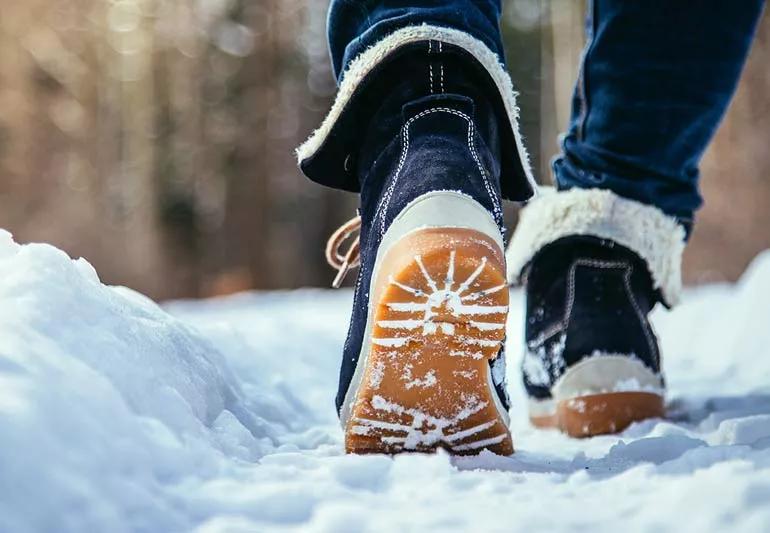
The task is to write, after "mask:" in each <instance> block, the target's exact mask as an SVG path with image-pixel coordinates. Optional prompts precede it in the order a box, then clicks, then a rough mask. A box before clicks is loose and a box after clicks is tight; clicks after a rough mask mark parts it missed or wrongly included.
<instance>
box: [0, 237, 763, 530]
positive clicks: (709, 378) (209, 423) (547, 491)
mask: <svg viewBox="0 0 770 533" xmlns="http://www.w3.org/2000/svg"><path fill="white" fill-rule="evenodd" d="M512 297H513V298H512V314H511V319H510V323H509V338H510V342H511V344H510V348H509V354H510V358H511V361H510V365H509V374H510V376H509V380H510V383H511V385H512V396H513V399H514V409H513V412H512V415H513V432H514V439H515V444H516V445H517V448H518V451H517V453H516V454H515V455H513V456H512V457H498V456H494V455H492V454H489V453H487V454H482V455H481V456H478V457H471V458H450V457H449V456H447V455H446V454H437V455H432V456H423V455H404V456H399V457H397V458H395V459H391V458H389V457H384V456H368V457H356V456H345V455H343V454H342V443H341V440H342V434H341V431H340V429H339V427H338V425H337V420H336V416H335V413H334V410H333V402H332V398H333V396H334V392H335V390H336V372H337V368H338V364H339V361H338V358H339V353H340V347H341V344H342V342H343V340H344V335H345V333H346V327H347V318H348V311H349V306H350V293H349V292H347V291H339V292H327V291H316V290H306V291H296V292H287V293H271V294H245V295H239V296H235V297H230V298H224V299H219V300H210V301H205V302H174V303H170V304H168V305H166V306H165V310H164V309H161V308H160V307H158V306H156V305H155V304H153V303H152V302H150V301H149V300H147V299H145V298H144V297H141V296H140V295H138V294H136V293H134V292H132V291H130V290H128V289H123V288H112V287H106V286H104V285H102V284H101V283H99V281H98V277H97V275H96V273H95V272H94V271H93V269H92V268H91V267H90V265H88V264H87V263H86V262H85V261H82V260H80V261H72V260H70V259H69V258H68V257H67V256H66V255H65V254H64V253H62V252H60V251H58V250H56V249H55V248H52V247H50V246H46V245H29V246H22V247H20V246H18V245H16V244H15V243H13V242H12V240H11V238H10V236H9V235H8V234H6V233H2V232H0V531H2V532H5V531H10V532H17V531H18V532H24V531H56V532H59V531H109V532H121V531H147V532H173V531H190V530H197V531H202V532H214V531H233V532H240V531H244V532H245V531H249V532H251V531H259V532H261V531H284V530H286V531H329V532H335V533H337V532H344V531H351V532H362V531H426V530H431V531H473V532H483V531H518V530H522V531H540V530H547V531H560V530H576V529H581V530H589V531H616V530H619V529H623V530H629V531H642V530H644V531H650V530H655V531H669V530H670V531H677V532H682V531H698V532H701V531H725V530H734V531H768V530H770V305H768V303H767V302H768V301H769V299H770V253H766V254H764V255H763V256H760V257H759V258H757V260H756V261H755V262H754V264H753V265H752V267H751V268H750V269H749V271H748V272H747V273H746V274H745V276H744V278H743V279H742V281H741V282H740V283H739V284H738V285H735V286H728V285H724V286H709V287H703V288H699V289H696V290H691V291H689V292H688V293H687V294H686V299H685V304H684V305H683V306H682V307H681V308H679V309H677V310H676V312H674V313H666V312H663V311H659V312H658V314H657V316H656V317H655V324H656V327H657V330H658V333H659V334H660V336H661V338H662V342H663V353H664V361H665V368H666V371H667V378H668V381H669V386H670V392H671V394H670V417H669V419H668V420H665V421H664V420H655V421H649V422H646V423H643V424H638V425H635V426H632V427H631V428H629V429H628V430H627V431H626V432H625V433H623V434H622V435H619V436H614V437H598V438H593V439H589V440H572V439H568V438H566V437H564V436H562V435H560V434H558V433H556V432H553V431H539V430H534V429H532V428H531V427H530V426H529V425H528V423H527V421H526V416H525V413H524V412H523V410H522V409H521V407H522V406H523V405H524V402H523V396H522V391H521V389H520V387H519V379H518V376H517V361H516V359H517V353H518V350H517V347H518V346H519V344H520V339H521V329H520V324H521V318H522V316H521V314H522V300H521V295H520V293H518V292H516V291H514V292H513V293H512ZM169 313H170V314H169Z"/></svg>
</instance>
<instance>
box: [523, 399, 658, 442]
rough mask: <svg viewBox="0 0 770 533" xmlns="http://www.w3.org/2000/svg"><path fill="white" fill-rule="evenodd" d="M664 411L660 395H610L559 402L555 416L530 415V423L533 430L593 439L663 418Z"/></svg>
mask: <svg viewBox="0 0 770 533" xmlns="http://www.w3.org/2000/svg"><path fill="white" fill-rule="evenodd" d="M665 412H666V408H665V402H664V399H663V397H662V396H661V395H659V394H654V393H650V392H609V393H605V394H591V395H588V396H580V397H578V398H571V399H569V400H562V401H560V402H557V404H556V412H555V413H554V414H552V415H549V416H530V421H531V422H532V424H533V425H534V426H536V427H541V428H547V427H555V428H558V429H560V430H561V431H563V432H564V433H566V434H568V435H569V436H571V437H593V436H595V435H606V434H612V433H618V432H620V431H623V430H624V429H626V428H627V427H628V426H630V425H631V424H632V423H634V422H640V421H642V420H646V419H648V418H663V416H664V415H665Z"/></svg>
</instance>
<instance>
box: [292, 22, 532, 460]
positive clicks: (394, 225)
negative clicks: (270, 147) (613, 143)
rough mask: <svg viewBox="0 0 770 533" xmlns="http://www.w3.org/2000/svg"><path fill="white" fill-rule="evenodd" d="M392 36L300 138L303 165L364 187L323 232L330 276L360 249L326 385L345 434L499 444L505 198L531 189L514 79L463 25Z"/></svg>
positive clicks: (361, 449)
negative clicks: (347, 318) (331, 379)
mask: <svg viewBox="0 0 770 533" xmlns="http://www.w3.org/2000/svg"><path fill="white" fill-rule="evenodd" d="M418 30H419V31H418ZM426 31H427V32H429V33H425V32H426ZM421 32H422V33H421ZM420 37H435V39H427V40H426V39H421V38H420ZM388 39H390V40H388ZM388 39H386V40H385V41H384V42H383V43H380V44H379V45H378V46H381V47H382V48H381V49H377V47H375V49H374V50H372V49H370V50H369V51H367V52H365V53H364V54H363V57H362V58H359V60H358V61H359V63H358V64H354V65H352V66H351V68H350V70H349V72H348V74H346V77H345V80H348V79H352V80H354V82H355V83H354V87H352V88H349V87H345V81H343V83H342V86H341V87H340V96H338V100H339V99H340V98H346V100H345V102H343V104H342V105H341V106H338V104H337V103H335V108H337V107H341V110H340V111H339V112H336V113H335V108H333V109H332V113H331V115H330V116H331V117H332V119H331V124H326V123H325V125H322V126H321V128H319V130H318V132H317V133H316V135H321V136H322V140H321V141H318V140H317V139H314V138H313V137H311V139H310V140H309V141H308V144H306V145H305V146H304V147H301V148H300V150H299V153H300V162H301V166H302V169H303V171H304V172H305V173H306V174H308V176H310V177H311V178H312V179H314V180H316V181H319V182H321V183H324V184H326V185H331V186H335V187H338V188H345V189H348V190H356V191H360V193H361V206H360V210H359V214H360V217H359V218H358V219H356V220H354V221H353V222H352V223H350V224H348V225H346V226H344V227H343V228H341V230H340V232H338V233H337V234H335V236H333V238H332V239H331V240H330V245H329V247H328V248H327V256H328V258H329V259H330V262H331V263H333V264H334V266H336V267H338V268H339V271H340V275H339V276H338V278H337V280H335V282H336V283H338V282H339V281H341V277H343V276H344V275H345V273H346V272H347V270H348V269H349V268H350V267H352V266H355V265H356V264H360V270H359V272H358V279H357V281H356V284H355V291H354V304H353V314H352V318H351V322H350V329H349V332H348V337H347V339H346V342H345V347H344V353H343V359H342V365H341V370H340V383H339V391H338V395H337V408H338V411H339V414H340V419H341V422H342V425H343V428H344V431H345V446H346V449H347V451H349V452H356V453H365V452H385V453H396V452H400V451H404V450H407V451H430V450H434V449H435V448H437V447H442V448H445V449H447V450H449V451H451V452H453V453H478V452H479V451H481V450H483V449H489V450H492V451H494V452H496V453H500V454H510V453H511V452H512V451H513V444H512V440H511V436H510V433H509V431H508V413H507V410H508V398H507V394H506V392H505V367H504V364H505V359H504V354H503V340H504V337H505V321H506V317H507V313H508V289H507V283H506V279H505V276H506V267H505V257H504V252H503V250H504V245H503V226H502V223H503V221H502V209H501V201H502V198H504V197H507V198H513V199H524V198H527V197H528V196H530V195H531V194H532V193H533V185H532V182H531V174H530V173H529V169H528V166H526V156H525V154H524V153H523V151H521V150H516V149H515V147H516V146H517V144H516V143H517V142H520V141H518V140H517V139H518V135H517V132H515V128H516V125H515V121H511V120H510V116H511V114H510V112H511V110H512V109H513V108H512V107H511V106H512V105H513V103H512V93H510V91H508V92H506V91H505V90H504V89H503V88H501V87H500V85H499V83H498V81H496V77H499V76H500V75H501V72H502V69H501V67H500V65H499V63H498V62H497V60H496V58H494V63H491V62H490V56H489V55H488V52H489V51H488V50H486V48H484V47H483V45H482V44H481V43H478V42H476V41H475V40H473V39H471V38H470V37H468V36H467V35H464V34H460V32H456V31H454V30H445V29H441V28H430V27H420V28H418V29H414V28H412V29H409V31H408V32H406V33H404V32H403V31H402V32H401V33H400V34H399V32H396V34H394V35H393V36H391V37H390V38H388ZM469 43H470V44H469ZM474 47H475V48H474ZM485 50H486V51H485ZM482 52H483V53H482ZM367 54H370V56H367ZM485 54H486V55H485ZM491 57H494V56H491ZM362 65H363V66H362ZM364 67H365V68H364ZM362 69H363V70H364V72H363V74H362V75H359V74H357V72H358V71H359V70H362ZM346 94H347V95H348V96H345V95H346ZM328 120H329V119H327V121H328ZM503 141H507V143H503ZM336 169H344V173H345V175H344V176H343V177H342V178H336V177H335V178H329V176H330V175H333V174H332V173H331V171H332V170H336ZM357 227H360V235H359V238H358V241H357V242H356V243H355V244H354V245H353V246H352V247H351V248H350V250H349V251H348V252H347V253H345V254H343V253H340V252H339V247H340V244H341V241H342V240H343V239H344V238H345V237H347V236H348V235H349V234H350V233H351V232H353V231H354V230H355V229H356V228H357Z"/></svg>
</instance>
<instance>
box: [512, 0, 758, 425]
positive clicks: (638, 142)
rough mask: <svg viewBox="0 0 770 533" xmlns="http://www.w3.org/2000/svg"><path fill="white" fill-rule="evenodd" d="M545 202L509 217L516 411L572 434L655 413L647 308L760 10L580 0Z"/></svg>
mask: <svg viewBox="0 0 770 533" xmlns="http://www.w3.org/2000/svg"><path fill="white" fill-rule="evenodd" d="M589 4H590V13H589V24H588V30H589V31H588V43H587V45H586V48H585V51H584V54H583V62H582V65H581V74H580V79H579V81H578V83H577V87H576V89H575V95H574V98H573V113H572V119H571V121H570V125H569V130H568V132H567V134H566V135H565V136H564V139H563V143H562V146H563V152H562V154H561V155H560V156H559V157H558V158H557V159H556V160H555V162H554V166H553V170H554V175H555V179H556V184H557V188H558V192H554V193H551V194H544V195H542V196H541V197H540V198H538V199H536V200H534V201H533V202H531V203H530V205H528V206H527V207H526V208H525V209H524V210H523V212H522V215H521V220H520V222H519V226H518V227H517V229H516V233H515V235H514V237H513V240H512V243H511V247H510V248H509V253H508V257H509V268H510V269H511V270H512V272H513V273H514V275H515V276H517V277H519V278H520V279H522V280H524V281H525V284H526V291H527V323H526V333H525V337H526V343H527V347H526V354H525V357H524V360H523V371H524V384H525V387H526V389H527V391H528V393H529V395H530V416H531V418H532V419H533V421H534V422H535V423H537V424H541V425H547V426H551V425H555V426H558V427H560V428H561V429H563V430H565V431H567V432H569V433H570V434H572V435H592V434H597V433H605V432H614V431H618V430H621V429H623V428H624V427H625V426H627V425H628V424H629V423H631V422H633V421H635V420H639V419H642V418H647V417H650V416H660V415H662V414H663V398H662V396H663V387H664V382H663V378H662V374H661V368H660V354H659V348H658V343H657V339H656V338H655V334H654V331H653V330H652V328H651V326H650V324H649V321H648V317H647V315H648V313H649V312H650V310H651V309H652V308H653V306H654V305H655V304H656V302H659V301H660V302H663V303H664V304H666V305H669V306H671V305H673V304H675V303H676V302H677V300H678V299H679V293H680V287H681V274H680V270H681V256H682V251H683V249H684V241H685V238H686V233H687V232H688V231H689V229H690V226H691V224H692V219H693V213H694V211H695V210H696V209H697V208H698V207H699V206H700V204H701V198H700V195H699V194H698V183H697V182H698V161H699V160H700V157H701V155H702V153H703V151H704V149H705V147H706V145H707V144H708V142H709V141H710V139H711V137H712V135H713V133H714V130H715V129H716V126H717V124H718V122H719V120H720V118H721V117H722V115H723V114H724V111H725V109H726V107H727V104H728V102H729V100H730V97H731V96H732V94H733V91H734V90H735V87H736V85H737V81H738V77H739V74H740V71H741V68H742V66H743V63H744V61H745V58H746V55H747V53H748V49H749V45H750V42H751V38H752V35H753V33H754V29H755V26H756V23H757V19H758V17H759V14H760V12H761V6H762V2H761V1H760V0H747V1H745V2H730V3H727V2H720V1H718V0H698V1H687V2H685V1H683V0H677V1H674V0H655V1H646V2H637V1H628V0H594V1H591V2H589Z"/></svg>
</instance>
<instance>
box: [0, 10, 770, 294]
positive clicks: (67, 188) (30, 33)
mask: <svg viewBox="0 0 770 533" xmlns="http://www.w3.org/2000/svg"><path fill="white" fill-rule="evenodd" d="M581 4H582V2H573V1H570V0H550V1H549V0H509V1H507V2H505V16H504V20H503V31H504V34H505V38H506V47H507V57H508V61H509V65H510V70H511V73H512V76H513V79H514V83H515V84H516V85H517V87H518V89H519V91H520V93H521V95H520V106H521V108H522V115H523V120H522V122H523V128H524V136H525V138H526V139H527V141H528V146H529V149H530V152H531V153H532V154H533V157H534V162H535V163H536V168H537V169H538V170H539V175H540V179H541V181H543V182H548V181H550V178H549V174H548V162H549V160H550V158H551V157H552V156H553V155H554V153H555V152H556V149H557V145H556V136H557V134H558V133H559V131H560V130H561V129H562V128H563V127H564V126H565V125H566V123H567V113H568V106H569V95H570V92H571V90H572V85H573V83H574V79H575V75H576V71H577V65H578V58H579V55H580V49H581V47H582V40H583V13H582V6H581ZM326 7H327V2H326V1H319V0H258V1H253V0H251V1H250V0H111V1H109V0H25V1H24V2H10V1H6V2H3V3H2V4H1V5H0V227H3V228H6V229H8V230H9V231H11V232H12V233H13V234H14V236H15V238H16V240H17V241H20V242H29V241H45V242H50V243H52V244H55V245H56V246H58V247H60V248H62V249H64V250H66V251H67V252H68V253H69V254H70V255H72V256H75V257H77V256H83V257H85V258H86V259H88V260H89V261H90V262H91V263H92V264H93V265H94V266H95V267H96V269H97V271H98V272H99V273H100V276H101V278H102V281H104V282H106V283H112V284H122V285H127V286H130V287H132V288H135V289H138V290H140V291H142V292H144V293H146V294H148V295H150V296H152V297H154V298H157V299H166V298H179V297H201V296H209V295H214V294H223V293H229V292H233V291H236V290H243V289H250V288H257V289H274V288H293V287H299V286H306V285H310V286H326V285H328V283H329V281H330V279H331V277H332V275H331V273H330V272H329V270H328V269H327V267H326V265H325V262H324V259H323V246H324V243H325V239H326V237H327V235H328V234H329V233H330V232H331V231H332V230H333V229H334V228H336V226H337V225H338V224H340V223H341V222H343V221H344V220H346V219H347V218H349V217H350V216H352V214H353V212H354V209H355V206H356V198H355V197H354V196H353V195H350V194H347V193H342V192H337V191H332V190H327V189H324V188H321V187H320V186H317V185H315V184H312V183H310V182H308V181H307V180H305V179H304V178H303V177H302V176H301V174H300V173H299V171H298V169H297V167H296V163H295V159H294V154H293V149H294V148H295V147H296V146H297V145H298V144H299V143H300V142H301V141H302V140H304V138H305V137H306V136H307V135H308V134H309V132H310V131H311V130H312V129H313V128H315V127H316V126H317V125H318V124H319V122H320V120H321V118H322V117H323V115H324V114H325V112H326V111H327V110H328V108H329V106H330V104H331V101H332V98H333V96H334V91H335V84H334V80H333V78H332V75H331V72H330V67H329V59H328V53H327V49H326V38H325V18H326ZM768 65H770V17H769V16H768V15H767V13H766V14H765V16H764V19H763V21H762V24H761V27H760V32H759V36H758V40H757V42H756V43H755V45H754V48H753V51H752V56H751V58H750V60H749V65H748V67H747V70H746V72H745V75H744V77H743V80H742V82H741V86H740V89H739V93H738V95H737V97H736V99H735V101H734V102H733V105H732V106H731V109H730V112H729V115H728V117H727V119H726V120H725V122H724V123H723V125H722V127H721V129H720V132H719V134H718V137H717V139H716V140H715V142H714V144H713V146H712V148H711V149H710V151H709V153H708V154H707V156H706V158H705V160H704V164H703V174H704V179H703V192H704V195H705V197H706V201H707V204H706V205H707V206H706V208H705V209H704V210H703V211H702V212H701V214H700V217H699V221H698V226H697V227H696V232H695V234H694V237H693V240H692V244H691V246H690V247H689V248H688V252H687V257H686V263H685V265H686V280H687V281H689V282H694V281H695V282H697V281H707V280H708V281H713V280H732V279H736V278H737V276H738V275H739V274H740V273H741V272H742V271H743V269H744V268H745V266H746V264H747V263H748V261H749V260H750V259H751V258H752V257H753V256H754V255H755V254H756V253H757V252H758V251H759V250H761V249H764V248H769V247H770V151H768V149H767V147H768V132H770V97H769V96H768V94H770V69H769V68H768ZM509 211H510V214H511V215H512V217H511V220H515V208H514V207H509Z"/></svg>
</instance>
